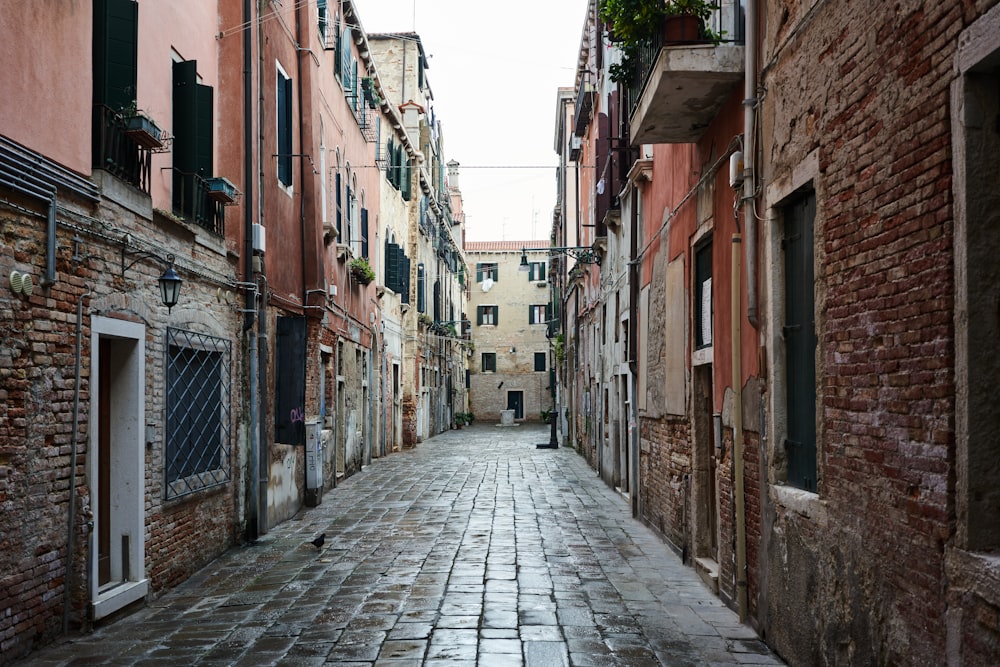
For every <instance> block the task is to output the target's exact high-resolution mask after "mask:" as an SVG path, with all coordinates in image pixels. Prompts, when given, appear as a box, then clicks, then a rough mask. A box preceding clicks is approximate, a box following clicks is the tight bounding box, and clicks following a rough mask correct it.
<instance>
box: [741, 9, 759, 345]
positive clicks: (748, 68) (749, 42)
mask: <svg viewBox="0 0 1000 667" xmlns="http://www.w3.org/2000/svg"><path fill="white" fill-rule="evenodd" d="M744 34H745V41H746V46H745V47H744V54H745V55H746V61H745V63H744V65H743V137H744V146H743V222H744V224H745V225H746V235H747V245H746V253H747V319H748V320H749V321H750V326H752V327H753V328H754V329H756V328H757V327H758V324H759V318H758V313H757V215H756V211H754V191H755V189H756V174H755V171H754V156H755V155H756V151H757V148H756V144H757V137H756V135H755V132H754V129H755V128H754V117H755V116H756V113H757V97H756V95H757V0H746V29H745V31H744Z"/></svg>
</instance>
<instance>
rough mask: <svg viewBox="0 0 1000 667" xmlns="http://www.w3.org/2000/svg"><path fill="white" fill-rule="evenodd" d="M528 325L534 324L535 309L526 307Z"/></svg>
mask: <svg viewBox="0 0 1000 667" xmlns="http://www.w3.org/2000/svg"><path fill="white" fill-rule="evenodd" d="M528 324H535V307H534V306H528Z"/></svg>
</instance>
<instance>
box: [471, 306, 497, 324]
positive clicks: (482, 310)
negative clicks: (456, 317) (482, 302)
mask: <svg viewBox="0 0 1000 667" xmlns="http://www.w3.org/2000/svg"><path fill="white" fill-rule="evenodd" d="M499 315H500V314H499V312H498V308H497V307H496V306H476V324H478V325H480V326H482V325H496V324H497V323H498V322H499V321H500V317H499Z"/></svg>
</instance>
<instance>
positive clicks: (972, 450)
mask: <svg viewBox="0 0 1000 667" xmlns="http://www.w3.org/2000/svg"><path fill="white" fill-rule="evenodd" d="M998 12H1000V9H998V8H994V9H993V10H991V12H990V13H989V14H987V15H984V16H982V17H980V18H979V19H978V20H977V21H976V22H975V23H973V24H972V25H971V26H970V27H968V28H966V29H965V31H964V32H963V33H962V34H960V35H959V39H962V38H964V37H966V36H967V37H968V51H967V53H968V54H970V57H967V58H964V59H962V60H961V61H960V62H961V65H960V67H961V76H960V77H959V78H958V81H957V87H958V90H957V94H958V95H959V96H960V100H961V103H960V104H957V105H954V107H953V108H952V112H951V113H952V127H958V128H960V130H959V132H958V136H957V137H955V139H953V142H954V143H953V150H954V153H955V158H954V159H955V162H956V163H957V164H958V165H961V168H957V169H956V170H955V174H956V179H955V180H956V183H955V191H956V193H957V196H956V199H957V200H958V202H961V205H960V206H956V207H955V209H954V210H956V211H957V215H956V220H955V223H954V224H955V239H954V240H955V247H956V248H961V249H963V252H962V253H956V261H955V283H956V286H957V288H958V289H957V290H956V291H955V293H956V294H957V295H958V297H957V298H956V300H955V301H956V302H955V303H954V308H955V313H956V317H955V320H954V321H955V322H956V323H957V325H956V327H955V328H956V331H955V348H954V354H955V371H956V374H955V375H956V376H957V378H956V385H957V386H956V389H957V392H956V394H954V395H956V396H957V400H956V405H955V419H956V437H955V440H956V442H955V449H956V451H957V460H958V462H959V463H958V465H955V466H954V467H953V468H952V469H953V470H955V472H956V473H957V475H956V477H957V479H956V480H955V484H954V485H955V491H954V498H955V505H956V509H957V524H958V526H957V527H958V530H957V535H956V542H957V544H958V547H959V548H960V549H965V550H969V551H973V552H996V551H997V550H998V549H1000V521H997V518H998V517H1000V490H998V489H1000V466H998V465H997V461H1000V438H998V437H997V434H998V433H1000V410H997V404H998V402H997V395H996V386H997V383H998V382H1000V355H997V353H996V349H997V333H998V332H997V328H998V325H1000V322H998V317H997V287H998V285H1000V280H998V274H997V259H996V249H997V248H998V247H1000V225H998V224H997V217H996V206H995V205H994V204H995V202H996V194H995V193H996V192H997V189H996V184H997V183H998V182H1000V161H998V160H996V158H995V157H994V156H995V155H996V152H997V148H998V147H1000V141H998V136H997V125H996V120H995V119H997V118H1000V94H998V93H1000V64H998V61H997V58H996V56H997V54H998V53H1000V31H997V30H996V29H995V28H993V27H990V26H991V25H995V22H992V23H991V21H992V19H991V16H993V17H995V16H996V15H997V13H998ZM960 43H961V42H960ZM972 54H975V56H974V57H971V56H972ZM956 61H959V59H958V58H956ZM970 108H974V109H976V110H977V111H976V117H977V118H978V119H981V120H977V121H976V122H969V121H968V116H967V115H966V114H967V113H968V112H967V109H970ZM987 119H989V120H987ZM986 192H990V193H993V194H992V195H991V196H992V199H990V200H989V201H990V202H993V204H988V203H987V200H986V199H984V193H986ZM942 292H943V291H942V290H939V291H937V292H936V293H935V294H930V295H928V296H927V297H926V298H927V299H928V300H930V299H934V298H935V297H936V298H939V299H941V300H944V298H943V296H942ZM925 340H926V339H925ZM945 400H946V399H944V398H943V397H942V398H941V399H939V401H940V402H941V403H944V402H945ZM937 403H938V401H936V402H935V404H937ZM939 449H940V450H942V451H945V445H943V444H941V445H939ZM946 474H947V471H942V472H940V473H939V476H938V477H936V479H942V478H943V477H944V476H945V475H946ZM949 486H950V484H949ZM927 502H931V501H930V500H928V501H927ZM978 555H979V554H977V556H978ZM990 558H993V556H992V555H990V556H986V557H985V559H982V560H980V558H978V557H977V558H975V559H973V562H981V563H984V564H985V563H988V562H989V560H988V559H990ZM979 567H983V566H977V569H979ZM985 567H986V568H991V567H993V566H992V565H985ZM980 571H982V572H984V575H983V577H984V580H985V579H986V578H989V579H990V580H991V581H993V582H995V581H996V578H995V575H994V574H988V575H987V574H985V572H988V571H989V569H985V570H980ZM994 599H995V598H994Z"/></svg>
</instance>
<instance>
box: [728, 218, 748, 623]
mask: <svg viewBox="0 0 1000 667" xmlns="http://www.w3.org/2000/svg"><path fill="white" fill-rule="evenodd" d="M742 244H743V239H742V237H741V236H740V234H739V233H736V234H733V246H732V262H733V263H732V290H731V292H730V294H731V301H732V312H731V313H730V317H731V318H732V346H733V347H732V354H733V487H734V488H733V492H734V494H735V495H736V498H735V506H736V601H737V602H736V604H737V609H738V611H739V614H740V622H741V623H742V622H743V621H745V620H746V617H747V530H746V502H745V499H744V496H743V359H742V347H743V345H742V333H743V308H742V303H741V302H742V298H741V297H742V294H741V283H742V276H741V273H742V271H743V266H742V263H743V262H742V255H741V250H742V248H741V247H740V246H742Z"/></svg>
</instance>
